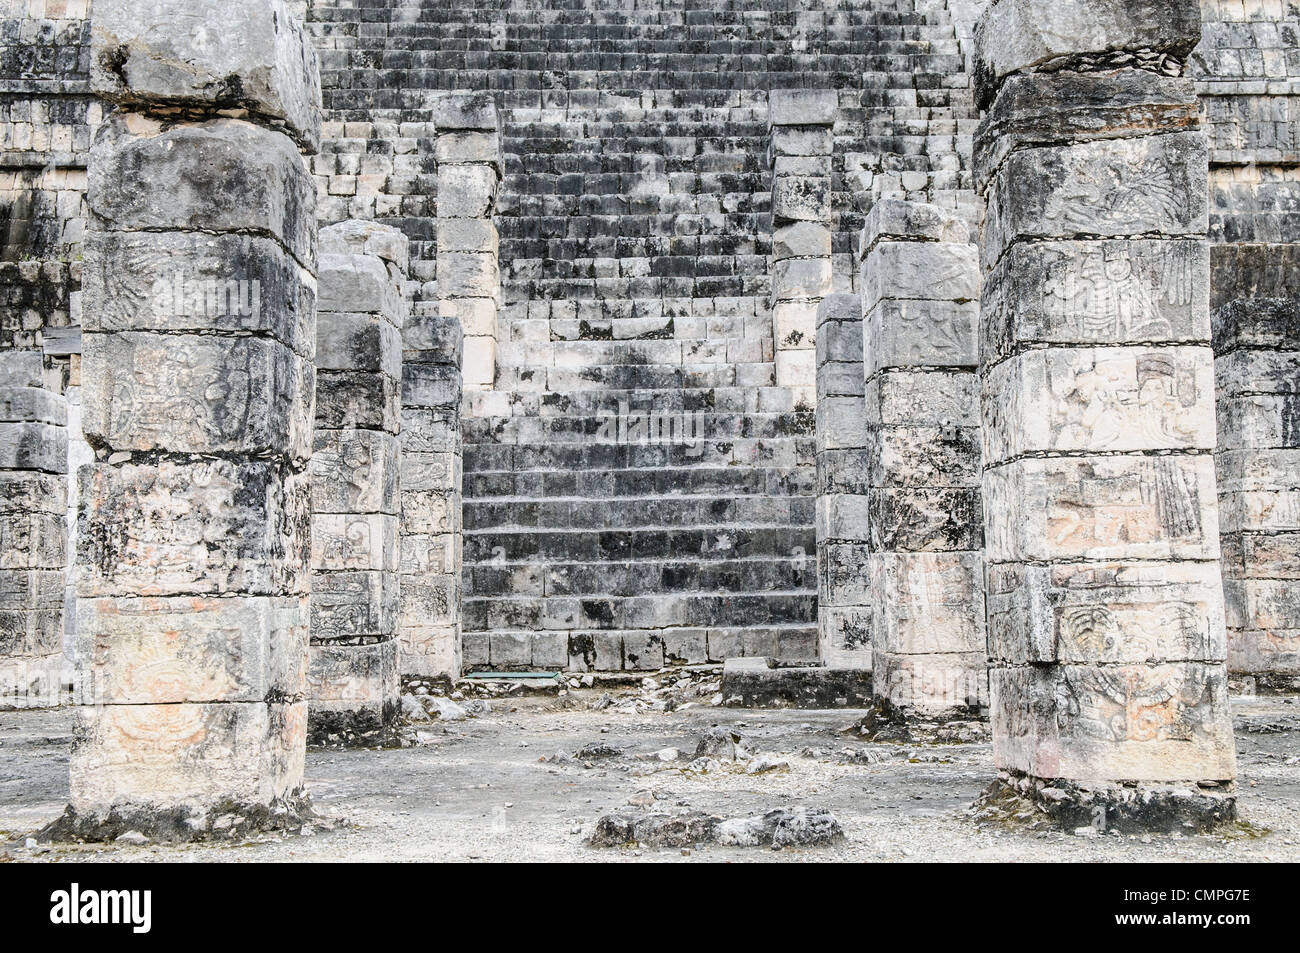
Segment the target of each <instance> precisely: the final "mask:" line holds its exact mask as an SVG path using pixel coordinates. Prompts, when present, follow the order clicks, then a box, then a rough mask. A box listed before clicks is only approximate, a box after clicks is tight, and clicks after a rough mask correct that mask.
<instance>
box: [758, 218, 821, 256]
mask: <svg viewBox="0 0 1300 953" xmlns="http://www.w3.org/2000/svg"><path fill="white" fill-rule="evenodd" d="M830 256H831V230H830V226H828V225H825V224H823V223H822V222H821V221H820V220H818V221H802V222H794V223H792V224H790V225H782V226H781V227H780V228H777V229H775V230H774V231H773V232H772V257H773V258H775V259H778V260H780V259H783V258H829V257H830Z"/></svg>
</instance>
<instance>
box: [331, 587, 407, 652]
mask: <svg viewBox="0 0 1300 953" xmlns="http://www.w3.org/2000/svg"><path fill="white" fill-rule="evenodd" d="M398 596H399V593H398V578H397V575H396V574H395V573H391V572H378V571H370V570H359V571H352V572H318V573H314V574H313V575H312V588H311V639H312V642H313V643H317V642H331V641H338V640H344V639H356V638H360V637H364V636H380V635H390V634H391V633H393V632H394V631H396V628H397V614H398V606H399V602H398Z"/></svg>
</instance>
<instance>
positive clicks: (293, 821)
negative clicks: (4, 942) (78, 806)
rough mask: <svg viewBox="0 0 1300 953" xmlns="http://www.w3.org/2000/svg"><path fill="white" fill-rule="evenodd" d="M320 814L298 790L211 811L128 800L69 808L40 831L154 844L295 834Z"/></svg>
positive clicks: (45, 836) (43, 835)
mask: <svg viewBox="0 0 1300 953" xmlns="http://www.w3.org/2000/svg"><path fill="white" fill-rule="evenodd" d="M315 818H316V813H315V811H314V810H313V809H312V806H311V801H310V799H309V798H308V797H307V795H306V794H305V793H304V792H303V791H302V790H301V789H300V790H298V791H294V792H293V793H292V794H290V795H288V796H286V797H284V798H280V799H277V800H276V801H273V802H272V803H271V804H242V803H236V802H234V801H225V802H220V803H218V804H214V805H212V806H211V807H209V808H207V810H206V811H205V810H201V809H195V808H193V807H191V806H188V805H187V806H182V807H175V808H159V807H156V806H152V805H143V804H130V803H124V804H119V805H115V806H114V807H112V808H110V809H108V810H107V811H105V812H102V813H99V812H96V813H94V814H79V813H78V812H77V811H76V810H75V809H74V808H73V807H71V806H69V807H68V808H67V810H65V811H64V813H63V816H61V817H59V818H58V819H57V820H54V821H51V822H50V823H49V824H47V825H46V826H45V827H43V828H41V830H40V831H39V832H38V833H37V834H36V839H37V840H38V841H40V842H41V843H49V842H55V843H77V842H83V843H84V842H92V843H108V842H112V841H115V840H116V839H117V838H118V837H120V836H122V835H123V834H125V833H127V832H128V831H136V832H139V833H141V834H143V835H144V836H145V837H147V838H149V839H150V840H151V841H154V842H155V843H162V842H166V843H178V842H185V841H213V840H242V839H244V838H246V837H248V836H250V835H253V834H258V833H263V832H278V833H284V834H296V833H298V832H299V831H300V830H302V828H303V827H304V826H305V825H307V824H309V823H311V822H312V821H313V820H314V819H315Z"/></svg>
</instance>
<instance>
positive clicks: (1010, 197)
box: [980, 133, 1209, 268]
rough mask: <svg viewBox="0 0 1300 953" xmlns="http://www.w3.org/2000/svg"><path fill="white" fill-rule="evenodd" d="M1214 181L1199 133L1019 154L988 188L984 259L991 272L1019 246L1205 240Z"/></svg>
mask: <svg viewBox="0 0 1300 953" xmlns="http://www.w3.org/2000/svg"><path fill="white" fill-rule="evenodd" d="M1208 176H1209V158H1208V154H1207V151H1206V145H1205V137H1204V136H1202V135H1200V134H1199V133H1175V134H1172V135H1166V136H1148V137H1145V138H1142V139H1126V140H1121V141H1116V142H1085V143H1080V144H1077V145H1069V146H1051V147H1044V148H1041V149H1025V150H1023V151H1020V152H1016V153H1013V154H1012V155H1011V156H1009V157H1008V158H1007V161H1006V162H1005V163H1004V164H1003V166H1002V170H1001V171H1000V172H999V173H998V174H997V176H995V177H994V179H993V184H992V185H991V186H990V187H989V189H988V194H987V196H986V200H987V205H988V215H987V217H986V219H985V225H984V228H983V230H982V231H981V235H980V244H981V254H980V260H981V261H982V262H983V263H984V265H985V267H986V268H991V267H993V266H994V265H996V264H997V262H998V261H999V259H1001V257H1002V254H1003V252H1005V251H1006V250H1007V248H1008V247H1009V246H1010V245H1011V243H1012V242H1014V241H1017V240H1050V239H1064V238H1074V237H1077V236H1081V235H1087V236H1089V237H1096V238H1131V237H1141V236H1145V235H1150V234H1153V233H1163V234H1165V235H1168V236H1171V237H1175V238H1177V237H1185V236H1198V235H1203V234H1204V233H1205V231H1206V229H1207V228H1208V225H1209V218H1208V198H1207V194H1206V188H1205V182H1206V180H1207V178H1208Z"/></svg>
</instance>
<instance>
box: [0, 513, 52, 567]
mask: <svg viewBox="0 0 1300 953" xmlns="http://www.w3.org/2000/svg"><path fill="white" fill-rule="evenodd" d="M67 538H68V528H67V515H66V513H64V514H50V513H5V514H3V515H0V569H41V568H47V567H48V568H53V567H57V566H64V565H66V564H67V546H68V539H67Z"/></svg>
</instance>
